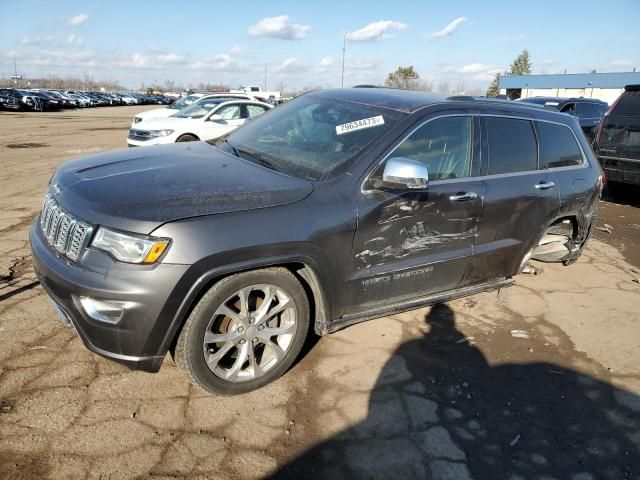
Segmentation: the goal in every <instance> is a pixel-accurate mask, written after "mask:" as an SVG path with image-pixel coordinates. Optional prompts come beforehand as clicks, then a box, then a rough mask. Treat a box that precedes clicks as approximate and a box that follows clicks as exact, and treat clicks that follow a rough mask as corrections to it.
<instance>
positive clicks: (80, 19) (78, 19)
mask: <svg viewBox="0 0 640 480" xmlns="http://www.w3.org/2000/svg"><path fill="white" fill-rule="evenodd" d="M87 20H89V15H88V14H86V13H79V14H78V15H76V16H75V17H71V18H70V19H69V25H71V26H72V27H76V26H78V25H82V24H83V23H84V22H86V21H87Z"/></svg>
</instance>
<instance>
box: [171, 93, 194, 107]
mask: <svg viewBox="0 0 640 480" xmlns="http://www.w3.org/2000/svg"><path fill="white" fill-rule="evenodd" d="M198 98H200V97H199V96H197V95H187V96H186V97H182V98H181V99H180V100H178V101H177V102H175V103H174V104H172V105H169V108H172V109H174V110H181V109H183V108H184V107H187V106H189V105H191V104H192V103H193V102H195V101H196V100H198Z"/></svg>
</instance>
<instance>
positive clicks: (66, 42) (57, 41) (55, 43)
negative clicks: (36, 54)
mask: <svg viewBox="0 0 640 480" xmlns="http://www.w3.org/2000/svg"><path fill="white" fill-rule="evenodd" d="M82 43H83V40H82V38H80V37H78V36H77V35H75V34H73V33H72V34H70V35H68V36H67V37H64V38H62V37H54V36H52V35H47V36H44V37H41V36H35V37H32V36H29V35H23V36H22V38H21V39H20V45H25V46H35V47H65V46H78V45H82Z"/></svg>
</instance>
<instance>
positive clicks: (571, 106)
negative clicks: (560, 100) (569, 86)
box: [560, 103, 576, 115]
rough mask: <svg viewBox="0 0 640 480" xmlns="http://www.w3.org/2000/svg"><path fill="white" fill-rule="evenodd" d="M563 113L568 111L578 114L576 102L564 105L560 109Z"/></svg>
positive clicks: (571, 113)
mask: <svg viewBox="0 0 640 480" xmlns="http://www.w3.org/2000/svg"><path fill="white" fill-rule="evenodd" d="M560 111H561V112H563V113H568V114H570V115H575V114H576V104H575V103H567V104H566V105H565V106H564V107H562V108H561V109H560Z"/></svg>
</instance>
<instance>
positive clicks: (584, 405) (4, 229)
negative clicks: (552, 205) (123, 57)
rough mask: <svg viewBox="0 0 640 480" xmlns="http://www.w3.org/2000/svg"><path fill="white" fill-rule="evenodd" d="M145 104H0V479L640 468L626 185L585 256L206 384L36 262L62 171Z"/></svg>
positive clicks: (635, 295) (118, 136)
mask: <svg viewBox="0 0 640 480" xmlns="http://www.w3.org/2000/svg"><path fill="white" fill-rule="evenodd" d="M138 110H140V108H135V107H120V108H100V109H90V110H84V111H70V112H59V113H0V131H1V132H2V134H1V136H0V158H1V159H2V161H1V165H2V169H1V170H0V345H2V347H1V348H0V402H1V405H0V407H1V410H0V478H6V479H32V478H38V479H42V478H51V479H84V478H102V479H126V478H144V479H146V478H154V479H168V478H193V479H199V478H202V479H205V478H206V479H218V478H219V479H241V478H265V477H270V478H291V479H299V478H331V479H336V480H338V479H352V478H379V479H390V478H407V479H408V478H420V479H422V478H424V479H433V480H444V479H462V480H464V479H470V478H474V479H492V480H494V479H503V478H504V479H513V480H518V479H533V478H535V479H543V478H544V479H558V480H569V479H570V480H587V479H590V480H597V479H616V480H617V479H640V371H639V368H638V365H640V335H639V333H638V332H639V330H638V326H639V324H640V283H638V281H640V268H639V267H640V261H639V258H638V255H639V253H638V252H639V250H638V245H639V244H640V226H639V225H640V214H639V213H638V210H639V209H638V208H637V207H634V206H633V205H628V204H625V202H621V203H611V202H602V203H601V207H600V218H599V219H598V225H599V226H602V225H604V224H605V223H607V224H608V225H610V226H611V227H612V233H606V232H605V231H600V230H598V231H596V235H595V238H593V239H592V240H591V242H590V244H589V246H588V248H587V250H586V252H585V254H584V255H583V257H582V258H581V259H580V261H579V262H578V263H576V264H575V265H572V266H570V267H563V266H560V265H550V264H539V263H537V264H535V266H536V267H537V268H539V269H541V272H540V273H539V274H538V275H529V276H520V277H518V278H517V285H516V286H514V287H512V288H508V289H504V290H502V291H501V292H499V293H498V292H488V293H483V294H479V295H475V296H473V297H468V298H463V299H460V300H456V301H452V302H449V303H447V304H443V305H438V306H435V307H433V308H425V309H420V310H415V311H412V312H409V313H405V314H401V315H395V316H392V317H386V318H381V319H377V320H373V321H370V322H366V323H362V324H359V325H356V326H353V327H350V328H348V329H346V330H343V331H340V332H338V333H336V334H333V335H330V336H328V337H326V338H322V339H320V340H318V341H310V342H309V345H308V348H307V349H306V351H305V355H304V356H303V358H302V359H301V360H300V361H299V362H298V363H297V365H296V366H295V367H294V368H293V369H292V370H291V371H290V372H288V373H287V374H286V375H285V376H284V377H282V378H281V379H280V380H278V381H277V382H275V383H274V384H272V385H270V386H267V387H266V388H263V389H261V390H259V391H256V392H253V393H250V394H248V395H244V396H239V397H216V396H212V395H208V394H205V393H203V392H202V391H201V390H199V389H197V388H195V387H193V386H191V385H190V384H189V383H188V382H187V380H186V378H185V377H184V376H182V374H181V373H180V372H179V371H178V370H177V368H176V367H175V365H174V363H173V362H172V360H171V358H170V357H167V359H166V360H165V362H164V364H163V366H162V369H161V371H160V372H159V373H158V374H155V375H152V374H146V373H141V372H132V371H128V370H126V369H125V368H124V367H122V366H120V365H117V364H115V363H112V362H110V361H108V360H105V359H102V358H100V357H98V356H96V355H94V354H92V353H90V352H89V351H87V350H86V349H85V348H84V347H83V345H82V343H81V342H80V340H79V339H78V338H77V337H76V336H75V335H74V333H73V332H72V331H71V330H69V329H67V328H65V327H64V326H63V325H62V323H61V322H60V321H59V320H58V319H57V317H56V315H55V313H54V310H53V308H52V307H51V305H50V302H49V300H48V298H47V297H46V295H45V293H44V292H43V291H42V289H41V288H40V286H39V285H38V283H37V281H36V280H35V277H34V274H33V270H32V267H31V263H30V258H29V250H28V244H27V230H28V227H29V225H30V223H31V222H32V221H33V219H34V218H35V217H36V215H37V213H38V211H39V209H40V204H41V201H42V198H43V195H44V192H45V189H46V186H47V182H48V180H49V178H50V176H51V174H52V173H53V171H54V169H55V168H56V167H57V166H59V165H60V164H61V163H62V162H64V161H66V160H69V159H71V158H76V157H79V156H82V155H87V154H91V153H93V152H98V151H104V150H110V149H115V148H121V147H124V145H125V136H126V130H127V128H128V125H129V123H130V121H131V118H132V116H133V114H134V113H135V112H137V111H138ZM635 195H636V196H637V193H635ZM609 230H611V228H609ZM620 232H622V233H620ZM634 280H635V281H634Z"/></svg>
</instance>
